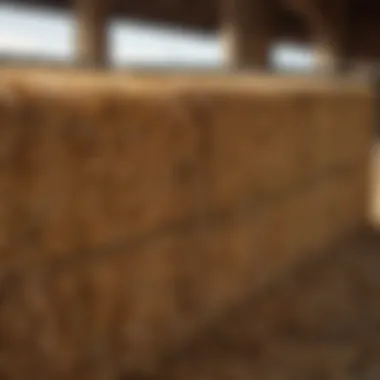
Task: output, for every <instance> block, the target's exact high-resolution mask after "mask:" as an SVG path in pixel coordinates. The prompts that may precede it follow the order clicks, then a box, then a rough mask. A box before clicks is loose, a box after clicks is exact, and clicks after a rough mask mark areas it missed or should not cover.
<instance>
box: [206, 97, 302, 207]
mask: <svg viewBox="0 0 380 380" xmlns="http://www.w3.org/2000/svg"><path fill="white" fill-rule="evenodd" d="M223 95H224V94H223ZM211 102H212V106H210V113H211V115H210V118H211V121H210V123H211V126H212V131H211V138H210V140H211V144H212V154H211V157H210V160H211V163H210V172H211V173H213V177H214V186H213V189H214V190H213V191H214V193H215V201H216V202H218V204H222V205H224V204H229V203H231V202H232V201H233V200H235V199H239V198H242V197H243V198H244V196H247V195H249V194H252V195H254V196H255V195H256V196H257V195H263V194H265V195H270V194H276V193H279V192H281V191H285V190H287V189H289V188H291V186H292V185H294V182H295V181H296V180H297V176H300V175H301V173H300V170H299V168H298V165H299V164H300V158H299V151H297V150H295V149H294V143H293V141H294V139H295V138H296V139H297V137H298V136H300V135H298V133H299V131H298V130H299V128H298V127H299V125H297V124H296V122H295V120H296V119H297V116H298V115H297V114H296V108H295V107H294V104H293V99H292V98H290V100H287V98H286V97H285V96H280V95H274V94H271V96H268V95H266V96H260V94H255V93H254V94H249V95H248V94H244V95H243V94H242V95H240V96H239V94H237V95H235V96H233V97H232V96H227V95H226V96H221V95H219V96H216V95H214V96H213V97H212V98H211ZM302 132H303V131H301V133H302ZM298 142H300V141H299V139H297V143H298ZM299 146H300V147H302V145H299Z"/></svg>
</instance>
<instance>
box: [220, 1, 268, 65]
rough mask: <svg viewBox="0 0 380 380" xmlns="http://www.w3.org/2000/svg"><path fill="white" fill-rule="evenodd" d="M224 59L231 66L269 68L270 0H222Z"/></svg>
mask: <svg viewBox="0 0 380 380" xmlns="http://www.w3.org/2000/svg"><path fill="white" fill-rule="evenodd" d="M221 17H222V22H221V28H222V38H223V41H224V45H225V51H226V61H227V64H228V66H229V67H230V68H233V69H251V68H257V69H264V70H266V69H268V68H269V66H270V65H269V63H270V62H269V53H270V47H271V43H272V41H273V37H274V36H273V26H274V22H273V21H274V20H273V5H272V1H271V0H266V1H264V0H221Z"/></svg>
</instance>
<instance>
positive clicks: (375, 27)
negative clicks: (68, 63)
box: [8, 0, 380, 66]
mask: <svg viewBox="0 0 380 380" xmlns="http://www.w3.org/2000/svg"><path fill="white" fill-rule="evenodd" d="M8 2H12V3H18V4H23V5H31V6H34V5H36V6H48V7H57V8H62V9H68V8H72V9H74V10H75V12H76V14H77V17H78V21H79V22H78V46H79V49H78V55H79V59H80V60H81V61H83V62H87V63H88V64H91V63H92V64H97V65H102V64H104V62H105V55H106V53H105V52H106V50H107V49H106V45H107V42H106V37H105V32H104V30H105V25H106V20H107V19H108V18H109V17H112V16H117V17H127V18H139V19H141V20H147V21H154V22H162V23H168V24H172V25H173V26H178V27H182V28H193V29H196V30H199V31H215V30H220V31H221V32H222V35H223V36H225V37H224V38H225V40H226V47H227V53H228V56H229V57H230V61H231V64H232V65H235V66H252V65H256V66H265V65H266V64H267V61H266V59H267V58H266V56H267V50H268V46H269V45H270V44H271V43H273V41H274V40H281V39H284V40H293V41H301V42H311V43H314V44H315V45H316V46H322V47H323V48H322V49H321V51H324V53H326V51H328V54H327V55H328V56H329V57H334V61H336V60H337V57H340V60H343V59H346V58H347V57H354V58H358V59H367V60H368V59H372V60H373V59H377V57H379V56H380V43H378V42H379V41H380V2H377V1H374V0H8ZM324 55H326V54H324ZM338 60H339V59H338Z"/></svg>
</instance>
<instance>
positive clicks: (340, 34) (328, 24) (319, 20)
mask: <svg viewBox="0 0 380 380" xmlns="http://www.w3.org/2000/svg"><path fill="white" fill-rule="evenodd" d="M347 16H348V13H347V4H346V3H345V2H344V0H343V1H331V2H328V3H327V5H326V9H316V10H315V12H314V15H312V16H311V17H310V28H311V33H312V40H313V41H314V44H315V49H316V54H317V59H318V61H317V62H318V63H317V64H318V71H320V72H322V73H342V72H344V71H346V70H347V68H348V63H349V62H348V56H347V53H348V49H347V47H348V43H349V41H348V37H349V35H348V27H349V25H348V21H349V20H348V18H347Z"/></svg>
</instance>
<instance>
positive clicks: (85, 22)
mask: <svg viewBox="0 0 380 380" xmlns="http://www.w3.org/2000/svg"><path fill="white" fill-rule="evenodd" d="M108 1H109V0H75V10H76V16H77V39H76V42H77V60H78V63H79V64H80V65H81V66H85V67H92V68H104V67H105V66H107V64H108V28H107V16H108V14H107V3H108Z"/></svg>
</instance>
